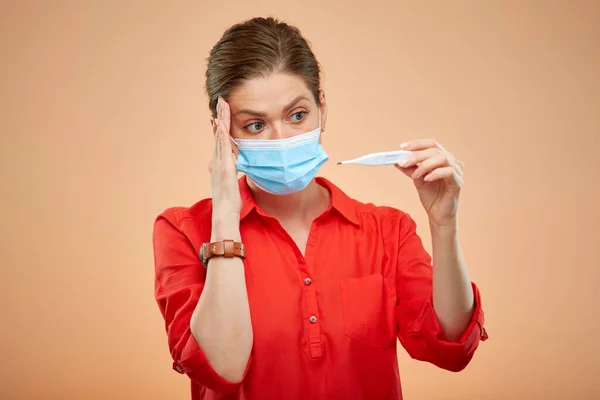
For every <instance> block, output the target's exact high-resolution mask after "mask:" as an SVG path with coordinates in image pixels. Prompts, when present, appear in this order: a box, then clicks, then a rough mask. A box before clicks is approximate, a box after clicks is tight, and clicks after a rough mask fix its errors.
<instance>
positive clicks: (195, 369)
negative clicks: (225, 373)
mask: <svg viewBox="0 0 600 400" xmlns="http://www.w3.org/2000/svg"><path fill="white" fill-rule="evenodd" d="M251 359H252V356H250V358H249V359H248V365H247V366H246V370H245V371H244V375H243V377H242V380H241V381H240V382H229V381H227V380H226V379H224V378H223V377H222V376H221V375H219V374H218V373H217V371H215V370H214V368H213V367H212V365H211V364H210V362H209V361H208V359H207V358H206V355H205V354H204V351H203V350H202V348H201V347H200V346H199V345H198V342H197V341H196V339H195V338H194V336H193V335H192V334H191V333H190V334H189V335H188V341H187V343H186V345H185V347H184V348H183V350H182V351H181V354H180V356H179V357H177V356H176V355H175V356H174V362H173V369H174V370H175V371H177V372H178V373H180V374H186V375H188V376H189V377H190V379H191V380H192V381H195V382H196V383H198V384H200V385H202V386H204V387H206V388H208V389H210V390H212V391H214V392H217V393H234V392H236V391H237V390H239V388H240V387H241V386H242V383H243V382H244V379H245V378H246V375H247V373H248V369H249V368H250V362H251Z"/></svg>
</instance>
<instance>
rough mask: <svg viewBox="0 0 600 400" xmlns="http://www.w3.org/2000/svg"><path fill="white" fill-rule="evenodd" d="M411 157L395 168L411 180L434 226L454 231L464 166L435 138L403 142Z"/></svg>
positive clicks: (404, 148) (403, 146)
mask: <svg viewBox="0 0 600 400" xmlns="http://www.w3.org/2000/svg"><path fill="white" fill-rule="evenodd" d="M401 148H402V149H403V150H409V151H411V152H412V154H411V155H410V156H409V157H408V158H407V159H406V160H405V161H404V162H403V163H401V164H399V165H396V168H398V169H399V170H401V171H402V172H404V174H405V175H407V176H409V177H411V178H412V179H413V181H414V184H415V187H416V188H417V191H418V192H419V198H420V199H421V203H422V204H423V207H425V211H426V212H427V215H428V217H429V222H430V224H431V225H433V226H435V227H437V228H455V227H456V223H457V214H458V199H459V195H460V190H461V188H462V182H463V168H464V166H463V163H462V162H460V161H459V160H457V159H456V158H455V157H454V156H453V155H452V154H451V153H450V152H448V151H447V150H446V149H444V148H443V147H442V146H441V145H440V144H439V143H438V142H437V141H435V140H433V139H419V140H413V141H410V142H406V143H403V144H402V145H401Z"/></svg>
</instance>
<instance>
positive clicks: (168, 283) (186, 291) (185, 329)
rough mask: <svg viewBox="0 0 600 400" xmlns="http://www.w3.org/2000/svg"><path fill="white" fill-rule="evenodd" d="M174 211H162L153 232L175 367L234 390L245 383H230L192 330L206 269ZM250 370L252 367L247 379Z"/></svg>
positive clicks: (159, 296) (158, 293)
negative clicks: (181, 227) (215, 368)
mask: <svg viewBox="0 0 600 400" xmlns="http://www.w3.org/2000/svg"><path fill="white" fill-rule="evenodd" d="M174 214H175V213H173V212H169V210H168V211H166V212H165V213H163V214H161V215H160V216H159V217H158V218H157V219H156V221H155V223H154V232H153V247H154V262H155V298H156V301H157V303H158V307H159V309H160V312H161V314H162V316H163V318H164V320H165V328H166V332H167V338H168V344H169V350H170V351H171V357H172V358H173V369H174V370H175V371H177V372H179V373H180V374H186V375H188V376H189V377H190V379H191V380H192V381H194V382H196V383H198V384H200V385H202V386H204V387H206V388H208V389H210V390H213V391H215V392H217V393H232V392H235V391H237V390H238V389H239V388H240V386H241V382H239V383H232V382H228V381H227V380H225V379H224V378H223V377H221V376H220V375H219V374H218V373H217V372H216V371H215V370H214V369H213V367H212V366H211V365H210V363H209V361H208V359H207V358H206V355H205V354H204V351H202V349H201V348H200V346H199V345H198V342H197V341H196V339H195V338H194V336H193V335H192V333H191V330H190V320H191V317H192V313H193V311H194V309H195V308H196V304H197V303H198V299H199V298H200V295H201V293H202V289H203V288H204V283H205V279H206V270H205V268H204V267H203V266H202V264H201V263H200V257H199V255H198V254H197V252H196V250H195V248H194V246H193V244H192V243H191V241H190V240H189V238H188V237H187V236H186V235H185V234H184V233H183V232H182V231H181V230H180V226H179V225H181V222H182V221H179V220H178V219H176V218H175V216H174ZM249 365H250V360H249V361H248V366H249ZM247 371H248V367H247V368H246V372H245V373H244V378H245V376H246V373H247ZM242 381H243V379H242Z"/></svg>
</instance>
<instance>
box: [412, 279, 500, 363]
mask: <svg viewBox="0 0 600 400" xmlns="http://www.w3.org/2000/svg"><path fill="white" fill-rule="evenodd" d="M471 286H472V288H473V296H474V298H475V309H474V310H473V315H472V317H471V321H470V322H469V325H468V326H467V328H466V329H465V331H464V332H463V334H462V335H461V337H460V339H459V340H458V341H456V342H454V341H448V340H447V338H446V336H445V334H444V331H443V330H442V327H441V325H440V322H439V320H438V317H437V315H436V313H435V310H434V309H433V302H432V301H428V302H427V304H426V305H425V307H424V310H423V314H422V317H421V318H420V321H419V322H420V323H417V324H416V325H417V326H414V327H413V329H411V332H410V335H411V336H412V335H422V336H423V339H425V340H424V342H425V343H427V347H428V348H429V351H427V353H429V354H431V360H430V361H431V362H432V363H433V364H435V365H437V366H439V367H441V368H444V369H447V370H451V371H460V370H462V369H464V368H465V367H466V366H467V364H468V363H469V362H470V360H471V358H472V357H473V354H474V353H475V350H476V349H477V347H478V346H479V342H480V341H485V340H487V339H488V334H487V332H486V330H485V328H484V322H485V318H484V314H483V309H482V307H481V297H480V293H479V289H478V288H477V286H476V285H475V284H474V283H471Z"/></svg>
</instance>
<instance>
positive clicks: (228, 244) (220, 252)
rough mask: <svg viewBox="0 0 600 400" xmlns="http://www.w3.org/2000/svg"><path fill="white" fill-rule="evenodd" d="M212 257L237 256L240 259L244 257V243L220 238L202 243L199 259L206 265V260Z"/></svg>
mask: <svg viewBox="0 0 600 400" xmlns="http://www.w3.org/2000/svg"><path fill="white" fill-rule="evenodd" d="M213 257H225V258H232V257H239V258H241V259H242V260H243V259H244V258H245V257H246V252H245V250H244V244H243V243H240V242H235V241H233V240H222V241H219V242H212V243H204V244H202V247H201V248H200V261H201V262H202V264H204V266H205V267H206V266H207V265H208V261H209V260H210V259H211V258H213Z"/></svg>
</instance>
